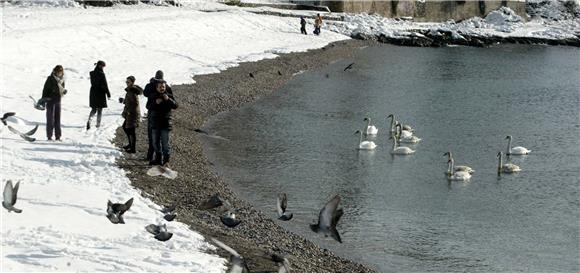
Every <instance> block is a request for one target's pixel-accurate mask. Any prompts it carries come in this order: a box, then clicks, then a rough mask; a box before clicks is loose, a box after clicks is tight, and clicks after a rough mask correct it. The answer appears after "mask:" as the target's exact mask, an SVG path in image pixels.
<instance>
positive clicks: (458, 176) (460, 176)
mask: <svg viewBox="0 0 580 273" xmlns="http://www.w3.org/2000/svg"><path fill="white" fill-rule="evenodd" d="M447 164H449V168H448V169H447V173H448V175H447V179H449V180H452V181H467V180H469V179H471V174H469V172H466V171H454V168H453V158H451V159H449V160H448V161H447Z"/></svg>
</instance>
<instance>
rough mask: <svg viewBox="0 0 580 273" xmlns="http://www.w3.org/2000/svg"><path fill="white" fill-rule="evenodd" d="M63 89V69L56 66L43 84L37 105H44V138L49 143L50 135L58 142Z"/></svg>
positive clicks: (60, 134)
mask: <svg viewBox="0 0 580 273" xmlns="http://www.w3.org/2000/svg"><path fill="white" fill-rule="evenodd" d="M66 92H67V91H66V89H64V68H63V67H62V65H57V66H55V67H54V68H53V69H52V73H51V75H50V76H48V77H47V78H46V81H45V82H44V88H43V89H42V98H41V99H40V100H39V103H41V104H45V103H46V107H45V110H46V138H47V139H48V140H49V141H51V140H52V135H53V133H54V136H55V138H56V140H57V141H60V137H61V136H62V131H61V128H60V100H61V98H62V97H63V96H64V95H65V94H66Z"/></svg>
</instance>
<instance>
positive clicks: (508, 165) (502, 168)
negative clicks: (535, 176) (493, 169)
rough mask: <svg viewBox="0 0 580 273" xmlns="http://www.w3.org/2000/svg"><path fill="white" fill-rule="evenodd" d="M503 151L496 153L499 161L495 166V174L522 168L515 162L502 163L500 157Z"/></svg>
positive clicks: (517, 170) (514, 171)
mask: <svg viewBox="0 0 580 273" xmlns="http://www.w3.org/2000/svg"><path fill="white" fill-rule="evenodd" d="M502 155H503V153H502V152H499V153H498V154H497V157H499V162H498V166H497V174H501V173H517V172H519V171H521V170H522V169H521V168H520V167H519V166H518V165H515V164H512V163H506V164H503V163H502V161H501V157H502Z"/></svg>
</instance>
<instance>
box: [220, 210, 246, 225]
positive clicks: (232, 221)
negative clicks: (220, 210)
mask: <svg viewBox="0 0 580 273" xmlns="http://www.w3.org/2000/svg"><path fill="white" fill-rule="evenodd" d="M220 219H221V220H222V223H223V224H224V225H226V226H228V227H231V228H233V227H236V226H237V225H239V224H240V223H241V222H242V221H240V220H237V219H236V214H235V213H233V212H231V211H228V212H226V213H225V214H224V215H223V216H221V217H220Z"/></svg>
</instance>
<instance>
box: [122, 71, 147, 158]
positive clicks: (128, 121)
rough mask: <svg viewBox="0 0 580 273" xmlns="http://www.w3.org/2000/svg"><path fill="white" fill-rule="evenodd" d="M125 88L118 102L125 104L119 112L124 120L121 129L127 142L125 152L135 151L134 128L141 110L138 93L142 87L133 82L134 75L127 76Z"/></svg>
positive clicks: (132, 152) (138, 120)
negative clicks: (123, 96) (122, 96)
mask: <svg viewBox="0 0 580 273" xmlns="http://www.w3.org/2000/svg"><path fill="white" fill-rule="evenodd" d="M125 83H126V84H127V88H125V91H126V92H127V93H126V94H125V98H119V102H120V103H123V104H125V107H124V108H123V113H122V114H121V115H122V116H123V118H124V119H125V121H124V122H123V131H125V134H126V135H127V141H128V142H129V144H128V145H127V146H124V147H123V148H124V149H125V151H126V152H127V153H130V154H134V153H136V149H135V146H136V145H137V136H136V135H135V129H136V128H137V127H139V122H140V119H141V110H140V108H139V95H141V94H142V93H143V89H142V88H141V87H140V86H138V85H136V84H135V77H133V76H129V77H127V80H126V81H125Z"/></svg>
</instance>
